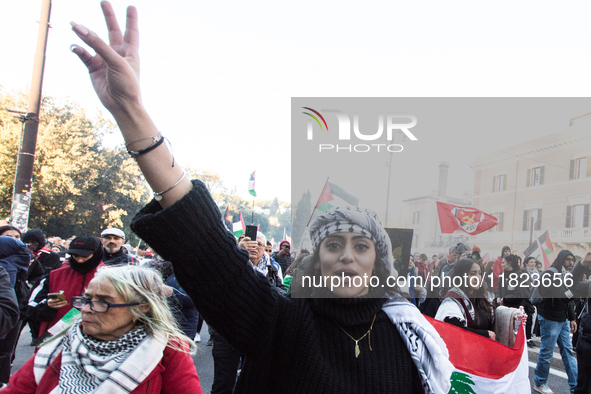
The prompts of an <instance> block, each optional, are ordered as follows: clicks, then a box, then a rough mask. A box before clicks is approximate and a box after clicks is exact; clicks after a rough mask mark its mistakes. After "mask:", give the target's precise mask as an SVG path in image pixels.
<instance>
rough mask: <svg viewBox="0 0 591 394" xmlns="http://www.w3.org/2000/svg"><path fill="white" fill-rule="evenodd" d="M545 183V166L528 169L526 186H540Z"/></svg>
mask: <svg viewBox="0 0 591 394" xmlns="http://www.w3.org/2000/svg"><path fill="white" fill-rule="evenodd" d="M543 184H544V166H540V167H535V168H530V169H529V170H527V181H526V186H527V187H530V186H539V185H543Z"/></svg>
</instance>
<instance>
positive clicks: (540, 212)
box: [535, 208, 542, 231]
mask: <svg viewBox="0 0 591 394" xmlns="http://www.w3.org/2000/svg"><path fill="white" fill-rule="evenodd" d="M535 226H536V227H535V230H536V231H541V230H542V208H540V209H538V220H536V223H535Z"/></svg>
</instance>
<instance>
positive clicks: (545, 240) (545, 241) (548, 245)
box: [538, 230, 554, 256]
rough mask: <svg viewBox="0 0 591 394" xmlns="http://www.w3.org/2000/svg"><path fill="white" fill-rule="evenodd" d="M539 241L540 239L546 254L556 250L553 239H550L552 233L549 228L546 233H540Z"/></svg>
mask: <svg viewBox="0 0 591 394" xmlns="http://www.w3.org/2000/svg"><path fill="white" fill-rule="evenodd" d="M538 241H540V247H541V248H542V249H543V250H544V253H546V256H547V255H549V254H552V252H554V246H552V241H550V233H549V232H548V230H546V232H545V233H544V234H542V235H540V238H538Z"/></svg>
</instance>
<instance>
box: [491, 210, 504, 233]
mask: <svg viewBox="0 0 591 394" xmlns="http://www.w3.org/2000/svg"><path fill="white" fill-rule="evenodd" d="M492 215H493V216H494V217H496V218H497V220H498V221H499V224H498V225H496V226H494V227H493V228H491V229H490V231H493V232H501V231H503V222H504V221H505V212H495V213H493V214H492Z"/></svg>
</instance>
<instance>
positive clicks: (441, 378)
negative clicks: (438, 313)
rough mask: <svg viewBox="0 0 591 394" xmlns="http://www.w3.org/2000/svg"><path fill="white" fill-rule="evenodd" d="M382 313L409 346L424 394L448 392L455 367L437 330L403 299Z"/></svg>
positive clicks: (390, 300)
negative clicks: (384, 313)
mask: <svg viewBox="0 0 591 394" xmlns="http://www.w3.org/2000/svg"><path fill="white" fill-rule="evenodd" d="M382 310H383V311H384V312H386V314H387V315H388V317H389V318H390V320H391V321H392V323H394V326H396V329H397V330H398V332H399V333H400V336H401V338H402V340H403V341H404V343H405V344H406V348H407V349H408V352H409V353H410V357H411V358H412V361H413V362H414V364H415V366H416V367H417V369H418V371H419V376H420V377H421V383H422V386H423V390H424V391H425V394H439V393H447V392H449V389H450V387H451V380H450V378H451V374H452V372H453V371H454V366H453V364H452V363H451V362H450V361H449V352H448V350H447V346H446V345H445V342H444V341H443V339H441V336H440V335H439V333H438V332H437V331H436V330H435V328H433V326H432V325H431V324H430V323H429V322H428V321H427V319H425V317H424V316H423V315H422V314H421V312H419V310H418V309H417V308H416V307H415V306H414V305H413V304H411V303H410V302H409V301H407V300H406V299H404V298H402V297H396V298H391V299H389V300H388V301H387V302H386V303H385V304H384V305H383V306H382Z"/></svg>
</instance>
